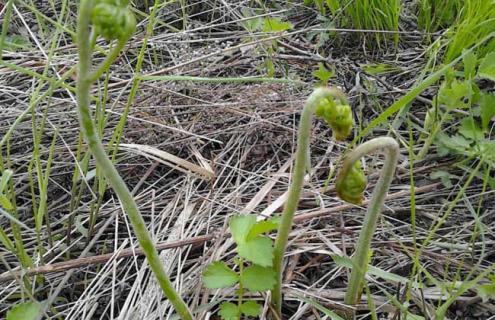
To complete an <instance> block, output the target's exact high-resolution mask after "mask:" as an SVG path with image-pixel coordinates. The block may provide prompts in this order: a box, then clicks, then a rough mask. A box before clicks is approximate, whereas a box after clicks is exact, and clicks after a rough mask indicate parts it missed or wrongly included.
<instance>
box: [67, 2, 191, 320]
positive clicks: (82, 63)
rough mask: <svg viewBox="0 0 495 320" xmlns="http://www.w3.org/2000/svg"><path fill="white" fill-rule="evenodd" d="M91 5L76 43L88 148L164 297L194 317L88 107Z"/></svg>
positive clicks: (82, 14) (84, 8) (81, 17)
mask: <svg viewBox="0 0 495 320" xmlns="http://www.w3.org/2000/svg"><path fill="white" fill-rule="evenodd" d="M92 5H93V1H92V0H82V1H81V4H80V8H79V14H78V28H77V43H78V48H79V73H78V80H77V104H78V113H79V121H80V124H81V129H82V132H83V134H84V137H85V139H86V141H87V143H88V147H89V149H90V151H91V153H92V154H93V156H94V158H95V160H96V162H97V165H98V166H99V168H100V169H101V171H102V172H103V173H104V175H105V177H106V179H107V180H108V183H109V184H110V185H111V186H112V188H113V189H114V191H115V193H116V194H117V196H118V197H119V200H120V202H121V203H122V207H123V208H124V210H125V212H126V213H127V215H128V217H129V220H130V221H131V224H132V227H133V229H134V232H135V233H136V237H137V239H138V241H139V244H140V246H141V248H142V249H143V252H144V253H145V256H146V259H147V260H148V263H149V265H150V268H151V270H152V271H153V273H154V274H155V276H156V277H157V279H158V283H159V284H160V287H161V288H162V290H163V292H164V294H165V296H166V297H167V298H168V299H169V300H170V303H172V305H173V306H174V307H175V309H176V311H177V313H178V314H179V315H180V317H181V318H182V319H185V320H192V319H193V317H192V315H191V313H190V311H189V309H188V308H187V305H186V304H185V302H184V301H183V300H182V299H181V297H180V296H179V294H178V293H177V292H176V291H175V289H174V288H173V286H172V283H171V282H170V280H169V278H168V277H167V275H166V273H165V269H164V268H163V265H162V263H161V261H160V258H159V255H158V252H157V250H156V248H155V246H154V244H153V239H152V238H151V236H150V234H149V232H148V230H147V229H146V224H145V222H144V220H143V218H142V216H141V214H140V212H139V209H138V206H137V204H136V202H135V201H134V198H133V197H132V194H131V193H130V191H129V189H128V188H127V186H126V184H125V182H124V181H123V180H122V178H121V177H120V175H119V173H118V172H117V170H116V169H115V167H114V165H113V163H112V162H111V161H110V159H109V158H108V156H107V154H106V153H105V149H104V148H103V145H102V144H101V141H100V139H99V137H98V134H97V131H96V129H95V125H94V123H93V119H92V117H91V113H90V109H89V105H90V101H89V93H90V86H91V83H92V81H91V78H90V76H89V69H90V66H91V63H90V61H91V49H90V47H91V46H90V40H89V24H90V20H89V17H90V13H91V8H92Z"/></svg>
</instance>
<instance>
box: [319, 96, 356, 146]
mask: <svg viewBox="0 0 495 320" xmlns="http://www.w3.org/2000/svg"><path fill="white" fill-rule="evenodd" d="M325 119H326V121H327V122H328V124H329V125H330V127H332V130H333V135H334V137H335V139H337V140H345V139H346V138H347V137H348V136H349V135H350V134H351V131H352V127H353V126H354V119H353V118H352V110H351V106H349V105H348V104H340V105H336V106H335V108H333V110H328V109H327V110H326V112H325Z"/></svg>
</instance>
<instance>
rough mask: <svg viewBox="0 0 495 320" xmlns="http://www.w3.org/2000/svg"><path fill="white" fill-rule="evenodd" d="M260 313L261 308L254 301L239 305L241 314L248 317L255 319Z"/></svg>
mask: <svg viewBox="0 0 495 320" xmlns="http://www.w3.org/2000/svg"><path fill="white" fill-rule="evenodd" d="M262 311H263V310H262V309H261V306H260V305H259V304H258V303H256V301H252V300H249V301H246V302H244V303H243V304H241V312H242V313H243V314H245V315H246V316H248V317H257V316H259V315H260V314H261V312H262Z"/></svg>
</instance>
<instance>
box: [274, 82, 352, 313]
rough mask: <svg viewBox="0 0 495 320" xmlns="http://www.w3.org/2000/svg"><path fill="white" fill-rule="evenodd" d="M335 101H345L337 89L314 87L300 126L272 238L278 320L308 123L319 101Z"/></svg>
mask: <svg viewBox="0 0 495 320" xmlns="http://www.w3.org/2000/svg"><path fill="white" fill-rule="evenodd" d="M334 98H338V99H340V100H341V101H342V102H347V100H346V98H345V96H344V94H343V93H342V92H341V91H340V90H339V89H337V88H317V89H316V90H315V91H314V92H313V93H312V94H311V95H310V96H309V97H308V100H307V101H306V103H305V105H304V109H303V111H302V115H301V120H300V123H299V131H298V138H297V150H296V162H295V165H294V171H293V174H292V182H291V184H290V187H289V196H288V200H287V202H286V203H285V206H284V211H283V213H282V219H281V221H280V225H279V228H278V233H277V238H276V239H275V248H274V257H273V269H274V270H275V272H276V274H277V281H276V283H275V286H274V288H273V289H272V305H273V308H274V310H275V311H276V312H277V315H278V318H280V319H281V318H282V262H283V257H284V252H285V248H286V246H287V239H288V237H289V233H290V230H291V228H292V220H293V218H294V213H295V211H296V209H297V205H298V203H299V197H300V195H301V189H302V185H303V180H304V173H305V170H306V165H307V164H308V163H309V159H308V154H309V152H307V150H308V148H309V138H310V135H311V122H312V119H313V114H314V113H315V111H316V107H317V105H318V103H319V102H320V101H321V100H322V99H334Z"/></svg>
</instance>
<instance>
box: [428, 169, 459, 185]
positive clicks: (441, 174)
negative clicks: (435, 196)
mask: <svg viewBox="0 0 495 320" xmlns="http://www.w3.org/2000/svg"><path fill="white" fill-rule="evenodd" d="M453 177H455V176H454V175H451V174H450V173H448V172H447V171H443V170H437V171H433V172H432V173H431V174H430V178H431V179H440V181H442V184H443V185H444V186H445V188H448V189H450V188H452V181H451V178H453Z"/></svg>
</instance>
